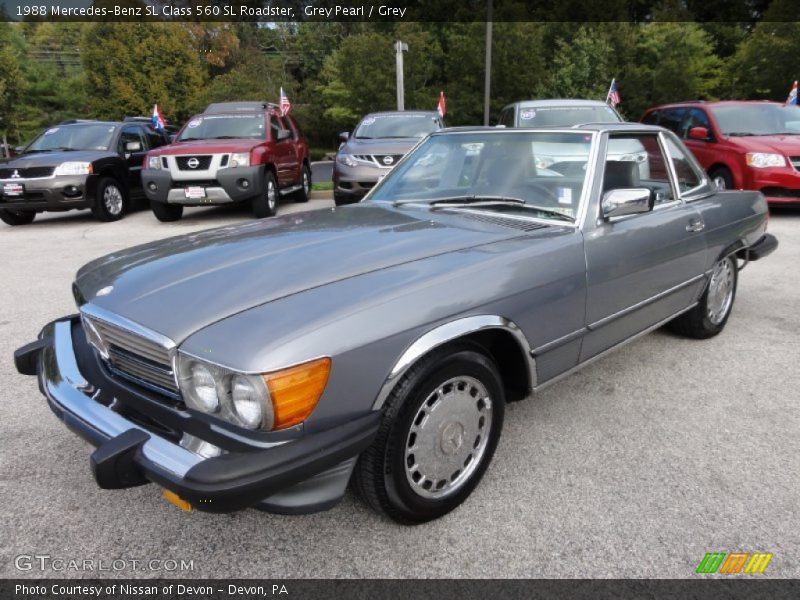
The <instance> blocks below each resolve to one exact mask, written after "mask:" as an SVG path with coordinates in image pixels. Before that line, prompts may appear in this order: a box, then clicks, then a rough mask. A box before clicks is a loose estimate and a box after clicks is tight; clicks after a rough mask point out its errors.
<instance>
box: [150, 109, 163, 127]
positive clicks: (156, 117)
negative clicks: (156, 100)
mask: <svg viewBox="0 0 800 600" xmlns="http://www.w3.org/2000/svg"><path fill="white" fill-rule="evenodd" d="M150 123H151V124H152V125H153V129H155V130H156V131H164V129H165V128H166V126H167V120H166V119H165V118H164V115H162V114H161V109H160V108H158V104H155V105H153V116H152V117H150Z"/></svg>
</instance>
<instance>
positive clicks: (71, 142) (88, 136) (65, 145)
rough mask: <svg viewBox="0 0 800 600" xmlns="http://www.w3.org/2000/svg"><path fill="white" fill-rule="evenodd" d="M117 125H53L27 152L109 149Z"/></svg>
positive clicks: (31, 144)
mask: <svg viewBox="0 0 800 600" xmlns="http://www.w3.org/2000/svg"><path fill="white" fill-rule="evenodd" d="M115 129H116V126H115V125H110V124H109V123H92V124H87V123H81V124H77V123H76V124H74V125H61V126H59V127H51V128H50V129H48V130H47V131H45V132H44V133H42V135H40V136H39V137H37V138H36V139H35V140H33V141H32V142H31V143H30V144H29V145H28V147H27V148H25V152H46V151H48V150H108V147H109V145H110V144H111V137H112V136H113V135H114V130H115Z"/></svg>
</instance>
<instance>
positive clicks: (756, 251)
mask: <svg viewBox="0 0 800 600" xmlns="http://www.w3.org/2000/svg"><path fill="white" fill-rule="evenodd" d="M777 247H778V239H777V238H776V237H775V236H774V235H772V234H771V233H765V234H764V235H762V236H761V237H760V238H759V240H758V241H757V242H756V243H755V244H753V245H752V246H750V247H749V248H747V249H745V252H746V257H747V259H748V260H759V259H762V258H764V257H766V256H769V255H770V254H772V253H773V252H774V251H775V249H776V248H777Z"/></svg>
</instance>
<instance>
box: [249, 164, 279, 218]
mask: <svg viewBox="0 0 800 600" xmlns="http://www.w3.org/2000/svg"><path fill="white" fill-rule="evenodd" d="M276 212H278V182H277V181H275V175H274V174H273V172H272V171H267V173H266V175H264V191H263V192H262V193H261V195H260V196H256V197H255V198H253V213H254V214H255V215H256V217H258V218H259V219H263V218H265V217H274V216H275V213H276Z"/></svg>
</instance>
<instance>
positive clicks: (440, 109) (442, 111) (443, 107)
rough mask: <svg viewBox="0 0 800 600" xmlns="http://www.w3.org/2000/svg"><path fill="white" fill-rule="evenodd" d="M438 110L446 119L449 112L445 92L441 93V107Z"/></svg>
mask: <svg viewBox="0 0 800 600" xmlns="http://www.w3.org/2000/svg"><path fill="white" fill-rule="evenodd" d="M436 110H437V111H438V112H439V116H440V117H444V115H445V113H446V112H447V105H446V103H445V101H444V92H439V106H438V107H437V109H436Z"/></svg>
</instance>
